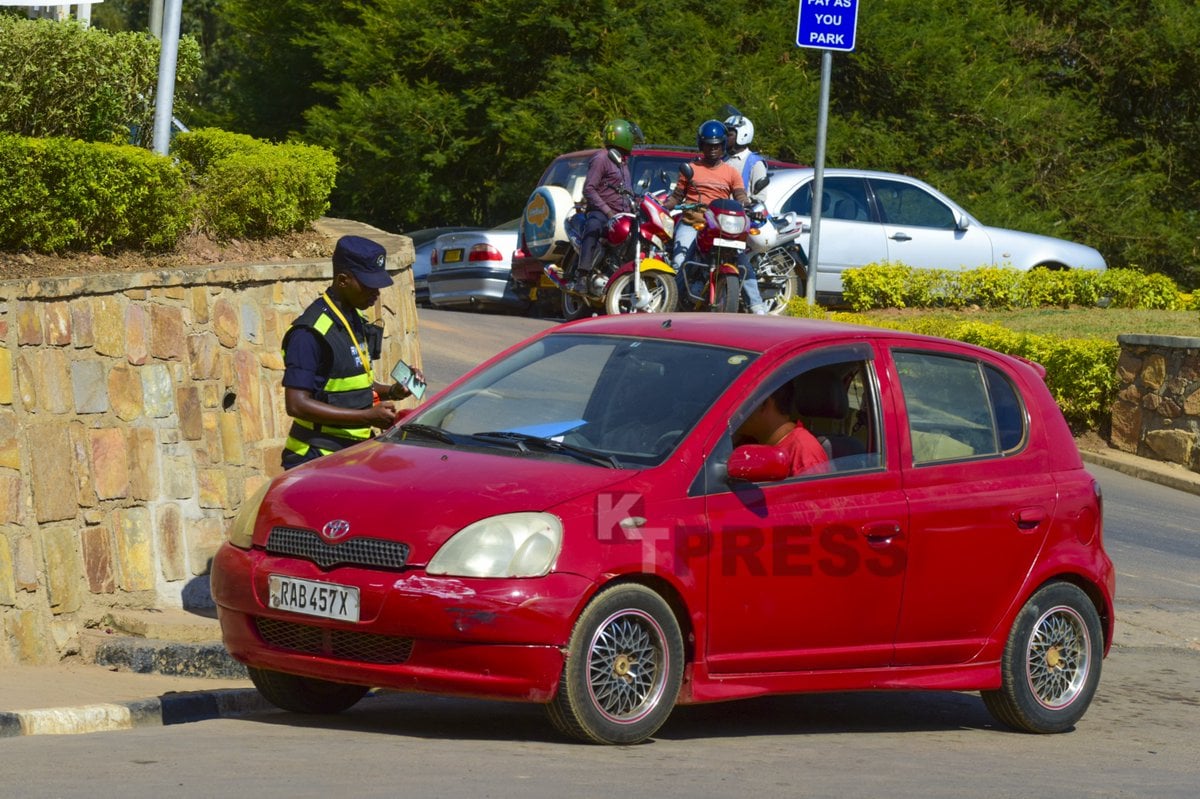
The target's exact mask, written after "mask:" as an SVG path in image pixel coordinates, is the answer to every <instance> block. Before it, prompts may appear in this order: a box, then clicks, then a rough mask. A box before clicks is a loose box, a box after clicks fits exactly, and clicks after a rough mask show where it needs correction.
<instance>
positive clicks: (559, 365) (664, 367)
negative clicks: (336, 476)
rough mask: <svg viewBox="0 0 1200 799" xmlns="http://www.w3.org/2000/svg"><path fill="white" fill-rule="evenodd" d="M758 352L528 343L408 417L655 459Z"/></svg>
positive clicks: (397, 433) (471, 436) (634, 462)
mask: <svg viewBox="0 0 1200 799" xmlns="http://www.w3.org/2000/svg"><path fill="white" fill-rule="evenodd" d="M755 357H756V353H750V352H745V351H743V350H737V349H730V348H726V347H715V346H706V345H700V344H686V343H680V342H674V341H657V340H645V339H631V338H625V337H618V336H590V335H578V334H574V335H573V334H562V335H551V336H546V337H544V338H541V339H539V340H537V341H535V342H532V343H530V344H529V345H528V346H526V347H525V348H523V349H522V350H520V351H518V352H516V353H514V354H513V355H512V356H511V357H509V358H506V359H505V360H503V361H501V362H500V363H497V364H495V365H494V366H492V367H491V368H490V369H488V370H486V371H484V372H482V373H480V374H478V375H476V376H475V377H474V378H472V379H471V380H469V381H468V382H466V383H464V384H463V385H461V386H459V387H458V388H457V389H456V390H455V391H454V392H452V393H450V394H448V395H446V396H444V397H441V398H439V399H438V400H437V401H436V402H434V403H432V404H431V405H429V406H428V407H426V408H424V409H421V410H420V411H418V412H417V413H415V414H413V415H412V416H410V417H409V418H408V419H407V420H406V421H405V422H404V424H403V425H401V426H400V427H398V428H395V429H394V430H393V431H392V432H391V433H390V434H389V436H390V437H391V438H392V439H393V440H395V439H398V438H403V437H404V432H403V431H404V428H405V427H407V426H408V425H410V424H412V425H419V426H425V427H428V428H436V429H437V430H438V431H440V432H442V433H444V434H446V436H448V437H449V439H451V441H440V442H439V441H437V440H433V441H431V442H429V443H432V444H434V445H444V444H446V443H454V444H464V445H472V446H473V445H477V444H479V440H478V439H477V438H476V437H478V436H479V435H480V434H481V433H495V432H500V433H506V434H515V435H521V436H529V437H536V438H542V439H546V440H549V441H553V442H559V443H562V444H565V445H569V446H572V447H579V448H583V449H586V450H588V451H590V452H594V453H599V454H602V455H605V456H611V457H612V458H614V459H615V463H614V465H620V466H627V467H635V468H638V467H646V466H654V465H657V464H659V463H661V462H662V461H663V460H664V459H665V458H666V456H667V455H668V454H669V453H670V452H671V451H672V450H674V448H675V447H676V445H678V444H679V442H680V441H681V440H682V439H683V437H684V436H685V435H686V434H687V433H688V432H689V431H690V430H691V429H692V428H693V427H694V426H695V424H696V423H697V422H698V421H699V420H700V417H701V416H702V415H703V414H704V412H705V411H706V410H708V408H709V407H710V406H711V405H712V403H713V402H714V401H715V400H716V398H717V397H718V396H720V394H721V393H722V392H723V391H724V390H725V388H726V387H728V386H729V385H730V383H732V382H733V381H734V380H735V379H736V378H737V376H738V375H739V374H741V372H742V371H743V370H744V369H745V368H746V366H747V365H748V364H749V363H751V362H752V361H753V360H754V358H755Z"/></svg>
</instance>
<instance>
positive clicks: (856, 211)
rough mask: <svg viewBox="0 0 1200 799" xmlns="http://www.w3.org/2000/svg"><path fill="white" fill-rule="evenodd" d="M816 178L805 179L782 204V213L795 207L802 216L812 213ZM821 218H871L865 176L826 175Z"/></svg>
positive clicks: (862, 219)
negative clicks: (814, 179) (812, 179)
mask: <svg viewBox="0 0 1200 799" xmlns="http://www.w3.org/2000/svg"><path fill="white" fill-rule="evenodd" d="M812 191H813V182H812V181H809V182H808V183H805V184H804V185H803V186H801V187H800V189H799V190H798V191H797V192H795V193H794V194H792V196H791V197H789V198H788V199H787V200H786V201H785V202H784V203H783V206H782V210H781V211H780V213H784V214H785V213H787V212H788V211H794V212H795V213H797V214H799V215H800V216H812V210H813V208H812ZM821 197H822V198H823V199H822V202H821V218H822V219H842V220H845V221H847V222H869V221H871V207H870V204H869V203H868V202H867V187H866V184H865V183H864V182H863V180H862V178H853V177H831V178H825V179H824V181H822V186H821Z"/></svg>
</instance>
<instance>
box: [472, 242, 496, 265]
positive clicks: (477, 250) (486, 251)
mask: <svg viewBox="0 0 1200 799" xmlns="http://www.w3.org/2000/svg"><path fill="white" fill-rule="evenodd" d="M467 260H468V261H503V260H504V256H503V255H501V254H500V251H499V250H497V249H496V248H495V247H493V246H492V245H490V244H476V245H475V246H473V247H471V254H470V255H468V256H467Z"/></svg>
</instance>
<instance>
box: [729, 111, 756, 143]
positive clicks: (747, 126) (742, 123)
mask: <svg viewBox="0 0 1200 799" xmlns="http://www.w3.org/2000/svg"><path fill="white" fill-rule="evenodd" d="M725 127H726V128H728V129H729V130H731V131H734V133H735V137H734V140H733V142H734V144H736V145H737V146H738V147H747V146H749V144H750V142H752V141H754V123H753V122H751V121H750V120H748V119H746V117H744V116H742V115H741V114H734V115H733V116H731V117H730V118H729V119H727V120H725Z"/></svg>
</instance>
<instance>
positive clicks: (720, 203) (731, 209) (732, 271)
mask: <svg viewBox="0 0 1200 799" xmlns="http://www.w3.org/2000/svg"><path fill="white" fill-rule="evenodd" d="M678 208H679V210H680V211H688V210H693V209H699V210H702V211H704V221H703V222H702V223H701V224H700V225H699V226H698V227H697V231H696V245H695V249H694V251H693V253H692V254H691V255H692V258H691V259H690V260H686V261H684V263H683V288H684V291H685V292H686V296H684V297H682V298H681V306H682V307H683V308H684V309H685V310H696V311H702V310H703V311H721V312H725V313H736V312H737V309H738V305H739V304H740V302H741V295H742V280H743V279H744V278H745V275H744V274H743V270H742V269H741V268H740V267H739V266H738V255H739V254H740V253H741V252H743V251H744V250H745V249H746V240H747V238H748V236H749V233H750V219H749V217H748V216H747V215H746V209H744V208H743V207H742V204H741V203H739V202H738V201H737V200H731V199H727V198H723V199H719V200H713V201H712V202H711V203H709V204H707V205H705V204H704V203H682V204H680V205H679V206H678Z"/></svg>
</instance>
